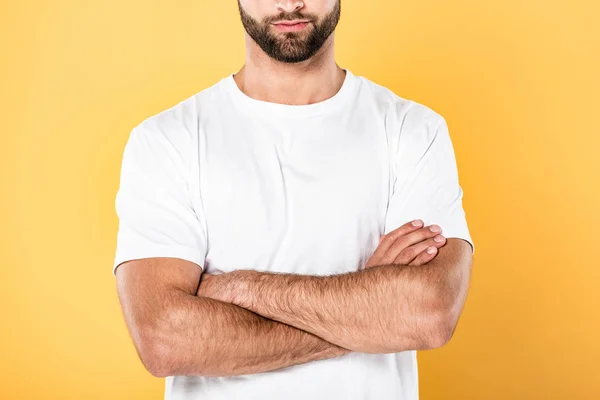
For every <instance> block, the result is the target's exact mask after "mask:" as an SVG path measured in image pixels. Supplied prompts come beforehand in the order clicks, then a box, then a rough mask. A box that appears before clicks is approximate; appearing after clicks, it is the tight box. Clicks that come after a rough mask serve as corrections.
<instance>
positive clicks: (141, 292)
mask: <svg viewBox="0 0 600 400" xmlns="http://www.w3.org/2000/svg"><path fill="white" fill-rule="evenodd" d="M192 149H193V140H192V137H191V134H190V133H189V132H188V131H186V130H185V129H183V128H182V126H181V124H179V123H178V121H177V119H175V118H174V116H172V115H170V114H168V113H163V114H159V117H153V118H150V119H149V120H146V121H144V122H143V123H142V124H141V125H139V126H137V127H136V128H134V129H133V130H132V132H131V134H130V136H129V139H128V141H127V144H126V145H125V150H124V152H123V160H122V166H121V176H120V186H119V190H118V192H117V195H116V200H115V207H116V212H117V215H118V217H119V227H118V233H117V246H116V252H115V258H114V263H113V274H114V275H115V277H116V283H117V292H118V296H119V300H120V302H121V306H122V309H123V314H124V317H125V321H126V323H127V327H128V329H129V332H130V334H131V336H132V339H133V341H134V344H135V346H136V350H137V352H138V355H139V356H140V358H141V359H142V361H144V364H145V365H146V366H147V367H148V366H149V365H148V364H149V363H151V362H152V361H151V360H154V359H155V355H156V353H157V351H158V350H157V347H156V346H157V343H160V341H159V340H158V338H157V335H159V334H160V332H161V327H162V326H164V325H165V321H168V318H169V316H170V312H171V310H172V307H171V306H172V305H173V304H175V301H176V299H177V296H181V295H183V294H185V295H195V293H196V291H197V288H198V284H199V282H200V275H201V273H202V268H203V265H204V260H205V255H206V251H207V241H206V233H205V228H204V222H203V220H202V214H201V210H199V209H197V208H196V207H194V202H193V200H192V191H191V190H190V184H191V180H192V179H193V176H194V174H193V173H192V171H193V162H194V161H193V157H192V155H191V154H192ZM149 369H150V368H149Z"/></svg>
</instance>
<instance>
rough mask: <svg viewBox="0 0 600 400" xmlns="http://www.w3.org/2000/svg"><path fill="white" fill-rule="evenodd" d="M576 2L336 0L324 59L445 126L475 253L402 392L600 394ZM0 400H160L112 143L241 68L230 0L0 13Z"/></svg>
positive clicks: (590, 32) (597, 62)
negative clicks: (413, 380)
mask: <svg viewBox="0 0 600 400" xmlns="http://www.w3.org/2000/svg"><path fill="white" fill-rule="evenodd" d="M598 4H599V3H598V2H597V1H595V0H589V1H585V0H572V1H568V2H559V1H541V0H539V1H538V0H535V1H534V0H529V1H521V0H505V1H494V2H491V1H485V0H456V1H446V0H419V1H396V0H386V1H376V2H374V1H358V0H343V2H342V19H341V22H340V25H339V27H338V30H337V36H336V55H337V60H338V63H339V64H340V65H341V66H342V67H346V68H349V69H351V70H352V71H353V72H354V73H355V74H357V75H363V76H366V77H368V78H369V79H372V80H373V81H375V82H377V83H380V84H383V85H385V86H387V87H389V88H390V89H392V90H394V91H395V92H396V93H397V94H399V95H400V96H402V97H405V98H410V99H413V100H416V101H419V102H422V103H424V104H426V105H428V106H430V107H431V108H433V109H435V110H437V111H438V112H440V113H441V114H442V115H443V116H445V118H446V120H447V121H448V124H449V127H450V131H451V136H452V139H453V143H454V146H455V152H456V156H457V159H458V166H459V173H460V182H461V186H462V187H463V190H464V193H465V197H464V207H465V210H466V213H467V219H468V222H469V227H470V229H471V233H472V236H473V239H474V241H475V243H476V248H477V249H476V253H475V262H474V270H473V279H472V284H471V290H470V292H469V297H468V300H467V305H466V307H465V310H464V313H463V316H462V317H461V320H460V323H459V327H458V329H457V330H456V333H455V336H454V337H453V339H452V340H451V342H450V343H449V344H448V345H446V346H445V347H443V348H441V349H437V350H433V351H428V352H420V353H419V366H420V385H421V397H422V399H424V400H433V399H503V400H505V399H597V398H599V396H600V377H599V375H600V374H599V372H598V371H599V368H600V367H599V366H598V360H599V358H600V344H599V339H600V335H599V332H598V327H599V323H600V317H599V315H600V313H599V311H598V308H599V307H600V300H599V295H598V289H599V283H600V279H599V278H600V273H599V270H600V268H599V267H600V261H599V257H600V255H599V253H598V247H599V246H598V240H599V239H598V231H597V229H598V227H599V226H600V217H599V215H600V212H599V211H598V206H599V205H600V189H599V188H598V186H599V181H600V162H599V158H600V155H599V153H600V139H599V137H600V119H599V118H600V117H599V116H600V101H599V100H598V96H599V95H600V79H599V78H598V73H599V71H600V29H599V28H598V20H597V16H598V15H599V13H600V6H599V5H598ZM0 7H1V10H0V11H1V12H0V44H1V49H0V50H1V51H0V56H1V61H0V93H1V94H0V110H1V113H2V118H1V119H0V129H1V130H0V134H1V137H0V140H1V142H0V143H1V148H0V163H1V164H0V168H1V172H2V173H1V178H2V181H1V184H2V196H1V198H0V202H1V207H0V210H1V211H0V212H1V215H0V217H1V218H2V222H1V225H0V226H1V237H0V239H1V246H2V247H1V249H2V254H1V263H2V268H1V275H0V302H1V303H0V304H1V307H2V315H1V318H2V319H1V321H2V322H1V325H2V329H1V331H0V339H1V340H0V376H1V378H0V381H1V384H0V398H2V399H25V398H27V399H29V398H30V399H137V398H139V399H142V398H143V399H162V396H163V390H164V380H162V379H157V378H154V377H152V376H151V375H150V374H149V373H148V372H146V371H145V369H144V368H143V366H142V364H141V362H140V361H139V360H138V358H137V356H136V353H135V350H134V347H133V344H132V342H131V341H130V339H129V336H128V334H127V331H126V326H125V324H124V321H123V319H122V316H121V311H120V308H119V304H118V300H117V295H116V290H115V280H114V278H113V276H112V274H111V267H112V261H113V256H114V246H115V238H116V237H115V235H116V229H117V218H116V215H115V212H114V196H115V193H116V190H117V186H118V174H119V170H120V162H121V155H122V151H123V146H124V144H125V141H126V139H127V137H128V134H129V130H130V129H131V128H132V127H133V126H134V125H136V124H137V123H139V122H140V121H141V120H142V119H144V118H146V117H148V116H150V115H152V114H155V113H157V112H159V111H161V110H164V109H165V108H167V107H170V106H172V105H174V104H175V103H177V102H179V101H181V100H183V99H184V98H187V97H188V96H191V95H192V94H194V93H196V92H197V91H200V90H202V89H203V88H205V87H207V86H209V85H212V84H213V83H215V82H216V81H217V80H218V79H220V78H221V77H223V76H225V75H226V74H229V73H232V72H235V71H237V69H239V67H241V65H242V63H243V57H244V41H243V28H242V26H241V23H240V22H239V17H238V11H237V4H236V2H235V1H234V0H229V1H222V0H219V1H208V0H204V1H203V0H195V1H191V0H179V1H148V0H144V1H142V0H129V1H116V0H105V1H81V0H71V1H67V0H53V1H50V0H45V1H42V0H38V1H34V0H19V1H16V0H15V1H2V2H1V3H0Z"/></svg>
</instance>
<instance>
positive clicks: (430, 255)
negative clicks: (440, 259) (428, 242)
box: [408, 246, 438, 266]
mask: <svg viewBox="0 0 600 400" xmlns="http://www.w3.org/2000/svg"><path fill="white" fill-rule="evenodd" d="M437 253H438V249H437V247H435V246H430V247H428V248H427V250H426V251H422V252H421V253H419V255H418V256H417V257H416V258H415V259H414V260H412V261H411V262H410V263H408V265H418V266H420V265H424V264H427V263H428V262H429V261H431V260H433V259H434V258H435V256H437Z"/></svg>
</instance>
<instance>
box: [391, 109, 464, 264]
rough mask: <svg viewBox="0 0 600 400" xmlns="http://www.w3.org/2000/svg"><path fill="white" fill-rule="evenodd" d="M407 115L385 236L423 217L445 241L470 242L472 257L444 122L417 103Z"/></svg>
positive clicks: (456, 175) (455, 165)
mask: <svg viewBox="0 0 600 400" xmlns="http://www.w3.org/2000/svg"><path fill="white" fill-rule="evenodd" d="M408 113H409V114H408V115H407V117H406V118H405V123H404V125H403V126H402V128H401V131H400V132H399V136H398V140H397V142H396V145H397V148H396V149H395V151H394V154H395V171H396V174H395V175H396V178H395V181H394V185H393V193H392V195H391V198H390V202H389V204H388V210H387V215H386V221H385V232H384V233H385V234H387V233H389V232H391V231H392V230H394V229H396V228H398V227H399V226H401V225H403V224H405V223H407V222H409V221H411V220H413V219H421V220H423V222H424V223H425V225H430V224H437V225H439V226H440V227H441V228H442V232H441V233H442V235H444V236H445V237H446V238H459V239H463V240H464V241H466V242H468V243H469V244H470V246H471V250H472V252H471V253H472V254H473V253H474V252H475V246H474V245H473V240H472V239H471V235H470V232H469V228H468V226H467V221H466V216H465V211H464V209H463V206H462V198H463V191H462V188H461V187H460V185H459V180H458V169H457V164H456V158H455V154H454V148H453V145H452V141H451V139H450V135H449V132H448V126H447V124H446V121H445V120H444V118H443V117H442V116H440V115H439V114H437V113H435V112H434V111H433V110H431V109H429V108H427V107H425V106H422V105H419V104H417V105H415V106H414V107H412V108H411V109H410V110H409V111H408ZM440 252H441V249H440ZM437 257H439V255H438V256H437Z"/></svg>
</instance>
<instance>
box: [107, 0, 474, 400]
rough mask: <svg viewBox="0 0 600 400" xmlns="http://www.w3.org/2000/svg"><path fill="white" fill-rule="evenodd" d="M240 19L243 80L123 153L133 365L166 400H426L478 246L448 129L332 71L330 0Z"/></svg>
mask: <svg viewBox="0 0 600 400" xmlns="http://www.w3.org/2000/svg"><path fill="white" fill-rule="evenodd" d="M238 5H239V10H240V14H241V20H242V23H243V25H244V27H245V30H246V33H247V34H246V49H247V50H246V63H245V64H244V66H243V67H242V68H241V69H240V70H239V71H238V72H237V73H235V74H231V75H228V76H226V77H225V78H223V79H222V80H220V81H219V82H217V83H216V84H214V85H213V86H211V87H209V88H207V89H205V90H203V91H201V92H199V93H197V94H195V95H194V96H192V97H190V98H188V99H186V100H184V101H182V102H180V103H179V104H177V105H175V106H174V107H172V108H170V109H168V110H165V111H163V112H161V113H159V114H157V115H154V116H152V117H150V118H148V119H146V120H145V121H143V122H142V123H140V124H139V125H138V126H137V127H135V128H134V129H133V130H132V132H131V136H130V137H129V140H128V142H127V145H126V147H125V151H124V154H123V163H122V170H121V183H120V188H119V191H118V193H117V197H116V210H117V214H118V216H119V231H118V239H117V250H116V256H115V261H114V266H113V273H114V274H115V276H116V279H117V288H118V294H119V298H120V301H121V304H122V306H123V313H124V316H125V320H126V322H127V326H128V328H129V332H130V334H131V337H132V339H133V342H134V344H135V347H136V350H137V353H138V355H139V357H140V359H141V361H142V363H143V364H144V366H145V367H146V368H147V369H148V371H149V372H150V373H152V374H153V375H154V376H157V377H166V392H165V399H171V400H175V399H210V400H225V399H227V400H230V399H261V400H264V399H302V400H307V399H311V400H325V399H338V398H339V399H346V400H349V399H377V400H387V399H390V400H391V399H396V400H397V399H404V400H409V399H410V400H413V399H417V398H418V376H417V360H416V350H419V349H422V350H424V349H433V348H437V347H440V346H443V345H444V344H445V343H447V342H448V340H449V339H450V337H451V336H452V334H453V332H454V329H455V327H456V325H457V322H458V319H459V315H460V313H461V311H462V309H463V304H464V301H465V298H466V294H467V289H468V283H469V276H470V268H471V263H472V254H473V252H474V247H472V246H473V242H472V240H471V237H470V235H469V230H468V227H467V224H466V220H465V213H464V211H463V208H462V194H463V193H462V190H461V188H460V186H459V183H458V174H457V167H456V161H455V157H454V152H453V148H452V142H451V140H450V136H449V133H448V129H447V125H446V122H445V120H444V118H442V117H441V116H440V115H439V114H437V113H436V112H434V111H433V110H431V109H430V108H427V107H426V106H424V105H421V104H418V103H416V102H414V101H410V100H406V99H403V98H401V97H399V96H397V95H395V94H394V93H393V92H391V91H390V90H388V89H386V88H384V87H382V86H379V85H377V84H375V83H373V82H371V81H369V80H368V79H366V78H363V77H359V76H356V75H354V74H352V72H351V71H349V70H348V69H342V68H340V67H339V66H338V65H337V64H336V62H335V60H334V51H333V49H334V46H333V45H334V29H335V27H336V25H337V22H338V20H339V17H340V2H339V0H305V1H304V2H302V1H292V0H286V1H283V0H281V1H276V0H240V1H239V4H238ZM413 221H414V223H413ZM442 231H443V232H442ZM382 235H383V236H382ZM117 267H118V268H117Z"/></svg>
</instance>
